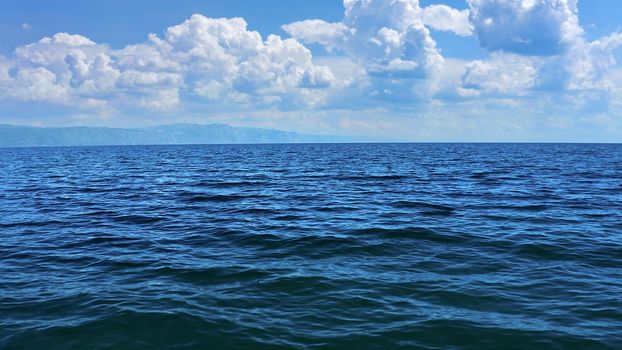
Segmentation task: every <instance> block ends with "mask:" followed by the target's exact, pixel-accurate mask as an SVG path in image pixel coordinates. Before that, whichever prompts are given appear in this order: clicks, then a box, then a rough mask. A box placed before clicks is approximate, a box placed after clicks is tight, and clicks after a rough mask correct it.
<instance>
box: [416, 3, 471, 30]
mask: <svg viewBox="0 0 622 350" xmlns="http://www.w3.org/2000/svg"><path fill="white" fill-rule="evenodd" d="M421 21H422V22H423V24H425V25H426V26H429V27H431V28H433V29H436V30H440V31H448V32H453V33H454V34H456V35H459V36H471V35H473V26H472V25H471V22H470V21H469V10H468V9H465V10H457V9H454V8H452V7H449V6H446V5H430V6H427V7H425V8H423V9H422V11H421Z"/></svg>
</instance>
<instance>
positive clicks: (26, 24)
mask: <svg viewBox="0 0 622 350" xmlns="http://www.w3.org/2000/svg"><path fill="white" fill-rule="evenodd" d="M21 27H22V29H23V30H31V29H32V25H31V24H30V23H26V22H24V23H22V25H21Z"/></svg>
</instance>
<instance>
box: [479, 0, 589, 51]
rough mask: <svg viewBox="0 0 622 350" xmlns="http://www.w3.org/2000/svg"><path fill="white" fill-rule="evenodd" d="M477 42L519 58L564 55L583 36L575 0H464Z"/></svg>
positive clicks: (487, 47) (489, 48) (491, 49)
mask: <svg viewBox="0 0 622 350" xmlns="http://www.w3.org/2000/svg"><path fill="white" fill-rule="evenodd" d="M467 2H468V4H469V8H470V10H471V11H470V19H471V23H472V24H473V27H474V31H475V33H476V34H477V37H478V39H479V42H480V43H481V45H482V46H483V47H485V48H486V49H488V50H490V51H498V50H501V51H505V52H511V53H517V54H523V55H538V56H541V55H556V54H560V53H563V52H565V51H566V50H567V49H568V48H569V47H570V46H571V45H572V44H573V43H574V42H575V41H576V40H577V39H578V38H580V37H581V36H582V35H583V29H582V28H581V27H580V25H579V18H578V14H577V13H578V11H577V0H512V1H508V0H467Z"/></svg>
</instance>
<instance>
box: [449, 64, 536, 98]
mask: <svg viewBox="0 0 622 350" xmlns="http://www.w3.org/2000/svg"><path fill="white" fill-rule="evenodd" d="M537 79H538V67H537V63H536V62H535V61H534V60H533V59H531V58H529V57H524V56H519V55H509V54H493V55H492V58H491V59H489V60H486V61H483V60H476V61H473V62H471V63H469V64H467V65H466V71H465V73H464V75H463V76H462V83H463V89H462V90H461V91H460V92H461V94H462V95H463V96H474V95H475V96H477V95H479V94H480V93H481V91H486V92H488V93H495V94H505V95H523V94H525V92H526V91H527V90H529V89H531V88H533V87H534V86H535V84H536V82H537Z"/></svg>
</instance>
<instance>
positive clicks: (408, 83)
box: [283, 0, 467, 101]
mask: <svg viewBox="0 0 622 350" xmlns="http://www.w3.org/2000/svg"><path fill="white" fill-rule="evenodd" d="M344 8H345V12H344V18H343V20H342V21H341V22H339V23H328V22H325V21H322V20H307V21H301V22H295V23H291V24H288V25H285V26H283V30H285V31H286V32H287V33H288V34H290V35H291V36H292V37H293V38H295V39H297V40H299V41H301V42H303V43H307V44H311V43H315V44H320V45H323V46H324V47H325V48H326V49H327V51H329V52H333V51H335V52H337V53H342V54H345V55H346V56H348V57H350V58H351V59H352V60H353V61H354V62H356V63H357V64H358V65H360V66H361V67H363V69H364V71H365V72H366V73H367V79H365V80H364V81H365V82H366V83H367V84H368V86H367V92H366V94H367V95H369V96H376V97H382V98H388V99H389V100H405V101H407V100H412V99H413V98H415V99H416V98H420V97H423V96H429V94H430V93H432V92H433V90H434V88H435V85H434V78H435V77H437V76H438V75H439V73H440V72H441V71H442V67H443V57H442V56H441V54H440V52H439V50H438V48H437V47H436V42H435V41H434V39H432V36H431V34H430V31H429V30H428V28H427V27H426V26H425V25H424V23H423V21H422V17H423V13H422V9H421V7H420V6H419V2H418V1H417V0H392V1H384V0H344ZM458 12H459V11H458ZM452 15H455V13H454V12H453V11H452V9H449V8H447V9H446V8H445V7H442V8H441V7H439V8H436V9H431V10H430V11H429V12H428V14H427V16H426V18H427V19H428V21H429V22H431V23H432V22H433V23H437V24H438V25H436V27H435V28H440V29H443V30H453V29H454V26H452V25H451V24H449V22H451V19H450V18H449V17H451V16H452ZM448 16H449V17H448ZM460 16H461V15H458V16H457V17H460ZM446 17H447V18H446ZM462 17H464V16H462ZM437 19H441V20H442V21H445V22H444V23H441V22H442V21H441V20H438V21H437ZM463 19H464V18H460V20H461V21H462V20H463ZM456 31H459V32H460V33H462V34H466V32H467V30H465V29H464V28H460V29H456Z"/></svg>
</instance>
